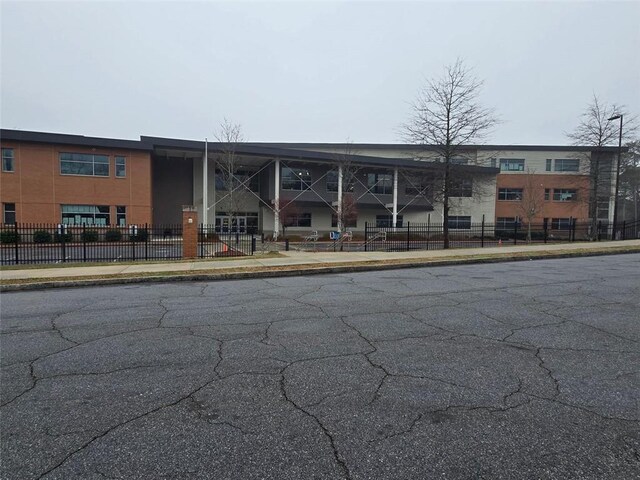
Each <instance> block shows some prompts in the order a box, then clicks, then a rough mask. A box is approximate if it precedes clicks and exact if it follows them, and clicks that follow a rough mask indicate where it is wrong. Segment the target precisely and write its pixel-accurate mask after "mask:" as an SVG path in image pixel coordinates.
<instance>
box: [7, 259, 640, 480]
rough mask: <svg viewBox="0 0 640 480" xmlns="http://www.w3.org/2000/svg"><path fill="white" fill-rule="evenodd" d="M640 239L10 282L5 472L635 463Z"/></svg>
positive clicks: (435, 474) (555, 472)
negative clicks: (156, 280)
mask: <svg viewBox="0 0 640 480" xmlns="http://www.w3.org/2000/svg"><path fill="white" fill-rule="evenodd" d="M639 307H640V255H638V254H633V255H618V256H607V257H591V258H578V259H564V260H542V261H532V262H513V263H499V264H489V265H467V266H454V267H431V268H420V269H411V270H396V271H380V272H367V273H357V274H339V275H317V276H308V277H287V278H274V279H256V280H240V281H226V282H211V283H171V284H150V285H134V286H118V287H97V288H83V289H69V290H45V291H34V292H21V293H8V294H3V295H2V298H1V308H2V310H1V332H2V336H1V357H0V358H1V367H2V368H1V371H2V377H1V380H2V395H1V402H2V406H1V407H0V415H1V418H0V420H1V425H2V426H1V448H2V450H1V454H2V455H1V459H2V464H1V471H0V474H1V476H2V478H5V479H28V478H47V479H74V478H82V479H94V478H95V479H103V478H127V479H129V478H149V479H163V478H181V479H182V478H215V479H240V478H241V479H253V478H260V479H269V478H274V479H276V478H277V479H306V478H318V479H321V478H327V479H335V478H347V479H366V478H372V479H384V478H389V479H399V478H407V479H409V478H411V479H416V478H464V479H466V478H514V479H515V478H517V479H521V478H558V479H560V478H562V479H565V478H580V479H583V478H594V479H595V478H597V479H601V478H615V479H631V478H640V348H639V342H640V308H639Z"/></svg>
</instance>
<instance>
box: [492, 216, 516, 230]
mask: <svg viewBox="0 0 640 480" xmlns="http://www.w3.org/2000/svg"><path fill="white" fill-rule="evenodd" d="M517 221H518V217H498V218H497V219H496V228H497V229H511V228H513V227H514V226H515V224H516V222H517Z"/></svg>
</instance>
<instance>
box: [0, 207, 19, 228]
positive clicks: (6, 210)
mask: <svg viewBox="0 0 640 480" xmlns="http://www.w3.org/2000/svg"><path fill="white" fill-rule="evenodd" d="M2 223H5V224H9V223H16V204H15V203H3V204H2Z"/></svg>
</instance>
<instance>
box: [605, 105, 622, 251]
mask: <svg viewBox="0 0 640 480" xmlns="http://www.w3.org/2000/svg"><path fill="white" fill-rule="evenodd" d="M622 117H623V115H622V114H621V113H620V114H618V115H614V116H612V117H610V118H608V119H607V120H608V121H609V122H610V121H612V120H617V119H620V133H619V135H618V161H617V163H616V188H615V193H614V198H613V230H612V231H611V237H612V238H611V240H615V239H616V226H617V224H618V189H619V188H620V155H621V154H622Z"/></svg>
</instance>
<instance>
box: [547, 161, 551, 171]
mask: <svg viewBox="0 0 640 480" xmlns="http://www.w3.org/2000/svg"><path fill="white" fill-rule="evenodd" d="M546 171H547V172H550V171H551V159H550V158H547V167H546Z"/></svg>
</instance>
